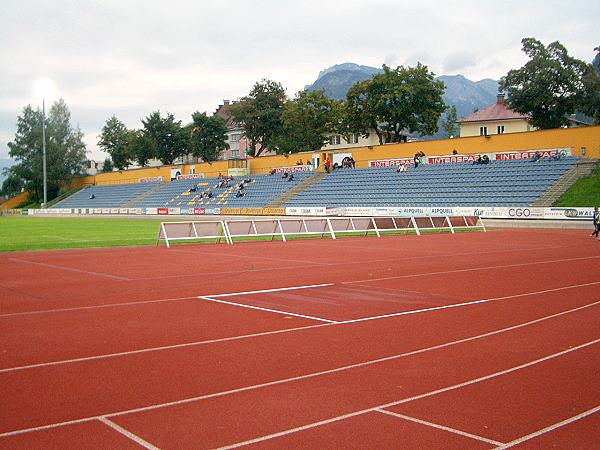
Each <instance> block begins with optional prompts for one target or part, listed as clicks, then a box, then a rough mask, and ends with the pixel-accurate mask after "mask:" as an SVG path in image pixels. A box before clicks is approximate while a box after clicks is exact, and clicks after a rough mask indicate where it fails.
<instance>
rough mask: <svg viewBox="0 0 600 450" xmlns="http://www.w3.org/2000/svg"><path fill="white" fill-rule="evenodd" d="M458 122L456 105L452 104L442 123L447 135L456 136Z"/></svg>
mask: <svg viewBox="0 0 600 450" xmlns="http://www.w3.org/2000/svg"><path fill="white" fill-rule="evenodd" d="M457 123H458V113H457V112H456V106H454V105H453V106H451V107H450V108H448V111H447V112H446V117H445V118H444V121H443V123H442V127H443V128H444V131H445V132H446V137H451V136H456V134H457V133H458V130H457V128H456V124H457Z"/></svg>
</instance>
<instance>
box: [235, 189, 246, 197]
mask: <svg viewBox="0 0 600 450" xmlns="http://www.w3.org/2000/svg"><path fill="white" fill-rule="evenodd" d="M235 196H236V197H238V198H239V197H243V196H244V192H242V191H241V190H239V191H237V192H236V193H235Z"/></svg>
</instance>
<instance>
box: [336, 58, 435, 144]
mask: <svg viewBox="0 0 600 450" xmlns="http://www.w3.org/2000/svg"><path fill="white" fill-rule="evenodd" d="M444 89H445V87H444V83H443V82H442V81H439V80H437V81H436V80H435V79H434V74H433V73H432V72H429V70H428V68H427V66H425V65H422V64H421V63H418V64H417V66H416V67H403V66H399V67H397V68H396V69H390V68H389V67H388V66H386V65H384V66H383V73H381V74H377V75H375V76H374V77H373V78H371V79H369V80H365V81H361V82H359V83H356V84H355V85H354V86H353V87H352V88H350V90H349V91H348V95H347V97H348V124H349V126H350V127H351V128H353V129H354V130H355V131H356V132H360V133H361V134H363V135H366V134H367V133H368V130H369V129H372V130H375V132H376V133H377V136H378V137H379V143H380V144H383V143H385V142H400V141H401V138H402V135H403V131H404V130H407V131H408V132H410V133H420V134H423V135H430V134H433V133H435V132H436V131H437V129H438V125H437V123H438V119H439V117H440V115H441V114H442V113H443V112H444V110H445V108H446V107H445V104H444V100H443V98H442V95H443V94H444Z"/></svg>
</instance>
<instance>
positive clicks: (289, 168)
mask: <svg viewBox="0 0 600 450" xmlns="http://www.w3.org/2000/svg"><path fill="white" fill-rule="evenodd" d="M273 170H275V173H285V172H287V173H291V172H310V171H311V170H313V166H311V165H301V166H300V165H298V166H287V167H274V168H273Z"/></svg>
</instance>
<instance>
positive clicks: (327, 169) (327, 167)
mask: <svg viewBox="0 0 600 450" xmlns="http://www.w3.org/2000/svg"><path fill="white" fill-rule="evenodd" d="M325 172H327V173H330V172H331V161H329V158H327V159H326V160H325Z"/></svg>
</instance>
